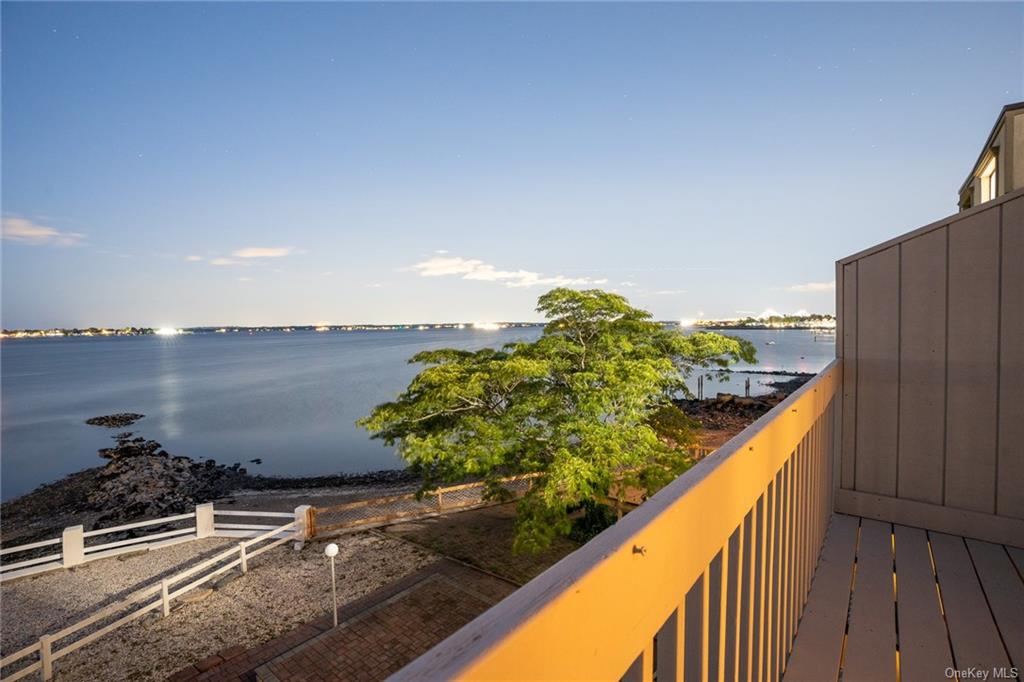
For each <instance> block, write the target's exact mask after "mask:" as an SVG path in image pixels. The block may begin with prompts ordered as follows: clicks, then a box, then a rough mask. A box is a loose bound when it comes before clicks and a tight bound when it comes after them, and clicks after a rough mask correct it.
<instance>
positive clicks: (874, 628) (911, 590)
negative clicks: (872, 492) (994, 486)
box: [784, 514, 1024, 682]
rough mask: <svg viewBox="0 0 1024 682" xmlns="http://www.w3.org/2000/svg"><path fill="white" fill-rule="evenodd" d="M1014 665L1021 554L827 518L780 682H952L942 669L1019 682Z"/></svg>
mask: <svg viewBox="0 0 1024 682" xmlns="http://www.w3.org/2000/svg"><path fill="white" fill-rule="evenodd" d="M1014 666H1016V667H1017V668H1018V669H1020V668H1022V667H1024V549H1020V548H1016V547H1008V546H1004V545H996V544H991V543H988V542H981V541H978V540H972V539H965V538H962V537H958V536H953V535H946V534H944V533H936V532H933V531H925V530H921V529H919V528H909V527H906V526H901V525H898V524H890V523H884V522H881V521H873V520H870V519H861V518H858V517H855V516H846V515H842V514H834V515H833V516H832V519H831V521H830V524H829V530H828V536H827V538H826V540H825V544H824V547H823V549H822V553H821V558H820V560H819V563H818V567H817V570H816V572H815V575H814V582H813V584H812V586H811V593H810V597H809V599H808V602H807V607H806V611H805V613H804V616H803V618H802V619H801V621H800V624H799V630H798V633H797V638H796V642H795V643H794V646H793V652H792V654H791V655H790V658H789V661H788V664H787V666H786V670H785V675H784V679H785V680H786V682H798V681H803V680H806V681H808V682H821V681H822V680H842V682H859V681H860V680H870V681H871V682H876V681H878V680H901V681H902V682H915V681H916V680H942V679H951V675H950V674H948V673H947V672H946V671H947V669H949V670H959V671H968V670H975V671H982V672H987V673H988V677H987V679H990V680H991V679H999V678H1000V672H1002V675H1001V677H1002V678H1004V679H1005V678H1016V677H1018V676H1019V675H1020V673H1019V672H1018V673H1017V675H1013V674H1012V673H1011V668H1013V667H1014ZM963 678H964V679H971V678H970V677H969V676H968V675H967V674H966V673H965V674H964V675H963ZM975 679H986V678H981V677H977V678H975Z"/></svg>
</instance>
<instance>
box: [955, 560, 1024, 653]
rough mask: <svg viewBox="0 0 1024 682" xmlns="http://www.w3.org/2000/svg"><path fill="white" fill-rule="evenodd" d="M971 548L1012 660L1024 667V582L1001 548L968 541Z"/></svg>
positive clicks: (982, 585) (983, 587)
mask: <svg viewBox="0 0 1024 682" xmlns="http://www.w3.org/2000/svg"><path fill="white" fill-rule="evenodd" d="M967 549H968V551H969V552H970V554H971V559H972V560H973V561H974V568H975V570H976V571H977V572H978V577H979V578H981V587H982V589H984V590H985V596H986V597H988V603H989V606H990V608H991V609H992V615H993V616H995V620H996V627H998V628H999V632H1000V634H1001V635H1002V639H1003V644H1004V645H1005V647H1006V650H1007V652H1008V653H1009V654H1010V660H1011V662H1012V663H1013V664H1014V665H1016V666H1017V667H1020V666H1021V665H1024V581H1022V580H1021V579H1020V575H1019V574H1018V573H1017V570H1016V569H1015V568H1014V567H1013V563H1011V561H1010V557H1009V555H1008V554H1007V553H1006V552H1005V551H1004V550H1003V548H1002V547H1001V546H1000V545H994V544H992V543H990V542H982V541H980V540H967Z"/></svg>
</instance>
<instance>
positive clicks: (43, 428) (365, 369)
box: [0, 328, 835, 499]
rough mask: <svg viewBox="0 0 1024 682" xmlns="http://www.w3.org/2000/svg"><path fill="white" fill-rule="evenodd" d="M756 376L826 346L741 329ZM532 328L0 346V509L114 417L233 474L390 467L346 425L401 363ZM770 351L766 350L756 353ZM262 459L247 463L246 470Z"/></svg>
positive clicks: (735, 379) (87, 455)
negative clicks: (235, 468)
mask: <svg viewBox="0 0 1024 682" xmlns="http://www.w3.org/2000/svg"><path fill="white" fill-rule="evenodd" d="M734 333H735V334H737V335H740V336H743V337H745V338H747V339H749V340H751V341H753V342H754V343H755V345H756V346H757V350H758V363H757V365H756V366H755V367H756V368H757V369H764V370H785V371H800V372H817V371H818V370H820V369H821V368H822V367H824V366H825V365H826V364H827V363H828V362H829V361H830V360H831V359H832V357H833V355H834V350H835V348H834V345H833V343H831V342H827V341H824V342H823V341H820V340H819V341H815V340H814V338H815V335H814V333H813V332H810V331H794V330H787V331H765V330H741V331H737V332H734ZM539 334H540V329H539V328H523V329H504V330H501V331H481V330H474V329H464V330H426V331H363V332H326V333H316V332H311V331H310V332H291V333H288V332H266V333H261V334H251V335H250V334H247V333H228V334H195V335H183V336H177V337H169V338H168V337H155V336H138V337H112V338H88V337H76V338H53V339H23V340H5V341H3V343H2V345H0V390H2V396H0V406H2V412H0V416H2V425H0V426H2V429H0V451H2V457H0V476H2V478H0V484H2V485H0V487H2V496H3V499H9V498H11V497H15V496H17V495H20V494H22V493H26V492H28V491H30V490H32V489H33V488H34V487H35V486H37V485H39V484H41V483H46V482H50V481H53V480H56V479H58V478H60V477H61V476H64V475H67V474H69V473H72V472H74V471H79V470H81V469H84V468H87V467H91V466H97V465H99V464H102V463H103V462H104V461H105V460H102V459H100V458H99V457H98V456H97V455H96V451H97V450H98V449H99V448H102V447H107V446H108V445H110V444H112V441H111V439H110V436H111V435H113V434H114V433H116V432H117V431H116V430H113V429H105V428H100V427H95V426H88V425H86V424H85V423H84V421H85V420H86V419H88V418H89V417H94V416H98V415H104V414H111V413H114V412H140V413H142V414H145V415H146V418H145V419H142V420H140V421H139V422H137V423H136V424H135V425H134V426H132V427H130V430H133V431H135V432H136V433H137V434H139V435H142V436H145V437H146V438H151V439H154V440H157V441H159V442H160V443H162V444H163V445H164V447H165V448H166V449H167V450H168V452H171V453H172V454H176V455H187V456H189V457H192V458H196V459H198V458H203V457H210V458H213V459H216V460H217V461H218V462H220V463H223V464H232V463H234V462H241V463H242V466H244V467H246V468H247V469H248V470H249V471H250V472H252V473H263V474H269V475H296V476H298V475H319V474H332V473H338V472H347V473H351V472H361V471H370V470H375V469H387V468H395V467H398V466H401V462H400V460H399V459H398V457H396V456H395V454H394V453H393V452H392V451H391V450H390V449H389V448H387V447H385V446H384V445H382V444H381V443H379V442H378V441H371V440H370V439H369V438H368V437H367V434H366V432H365V431H363V430H362V429H360V428H358V427H356V426H355V424H354V422H355V420H356V419H358V418H359V417H362V416H364V415H366V414H367V413H368V412H369V410H370V409H371V408H372V407H373V406H374V405H376V404H377V403H380V402H383V401H385V400H389V399H392V398H394V397H395V395H396V394H397V393H398V392H400V391H401V390H402V389H403V388H405V386H406V385H407V384H408V382H409V380H410V379H411V378H412V377H413V376H414V375H415V374H416V371H417V367H416V366H413V365H408V364H407V363H406V360H407V359H408V358H409V357H410V356H412V355H413V354H414V353H416V352H418V351H420V350H424V349H429V348H443V347H457V348H466V349H474V348H481V347H484V346H500V345H501V344H504V343H507V342H509V341H514V340H530V339H533V338H536V337H537V336H538V335H539ZM769 341H774V344H773V345H769V343H768V342H769ZM747 376H750V378H751V392H752V393H754V394H758V393H764V392H766V391H768V390H770V389H769V388H768V387H767V386H765V385H764V383H765V382H767V381H770V380H772V379H776V378H778V377H767V376H759V375H744V374H735V375H733V376H732V377H730V379H729V380H728V381H727V382H726V383H725V384H724V385H722V384H720V385H713V384H711V383H706V384H705V394H714V392H715V391H716V390H728V391H732V392H737V393H742V391H743V382H744V380H745V379H746V378H747ZM256 458H259V459H262V460H263V463H262V464H252V463H250V462H249V460H251V459H256Z"/></svg>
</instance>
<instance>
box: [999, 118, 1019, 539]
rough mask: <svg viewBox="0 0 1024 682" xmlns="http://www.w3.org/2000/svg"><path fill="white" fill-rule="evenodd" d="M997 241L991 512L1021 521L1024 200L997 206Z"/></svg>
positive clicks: (1015, 200) (1017, 120)
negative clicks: (995, 455)
mask: <svg viewBox="0 0 1024 682" xmlns="http://www.w3.org/2000/svg"><path fill="white" fill-rule="evenodd" d="M1016 122H1017V124H1018V125H1024V118H1021V117H1019V116H1018V118H1017V119H1016ZM1021 170H1022V171H1024V169H1021ZM1002 241H1003V249H1002V252H1003V253H1002V259H1003V267H1002V293H1001V301H1000V302H1001V310H1002V321H1001V324H1000V343H999V459H998V466H999V475H998V492H997V505H998V509H997V510H996V512H997V513H998V514H1000V515H1003V516H1013V517H1015V518H1018V519H1024V197H1022V198H1019V199H1014V200H1013V201H1010V202H1007V203H1005V204H1003V234H1002Z"/></svg>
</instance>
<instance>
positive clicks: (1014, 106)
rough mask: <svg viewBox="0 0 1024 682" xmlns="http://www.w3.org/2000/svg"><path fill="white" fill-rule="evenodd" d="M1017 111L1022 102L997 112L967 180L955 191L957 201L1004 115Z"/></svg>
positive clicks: (1004, 107)
mask: <svg viewBox="0 0 1024 682" xmlns="http://www.w3.org/2000/svg"><path fill="white" fill-rule="evenodd" d="M1018 109H1024V101H1022V102H1012V103H1010V104H1007V105H1004V106H1003V108H1002V109H1000V110H999V116H997V117H996V122H995V123H994V124H993V125H992V130H991V131H990V132H989V134H988V137H986V138H985V144H983V145H982V146H981V152H980V153H979V154H978V158H977V160H975V162H974V165H972V166H971V172H970V173H968V174H967V179H966V180H964V182H963V184H962V185H960V189H958V190H957V191H956V194H957V199H958V200H959V198H960V195H961V194H963V191H964V190H965V189H966V188H967V185H969V184H970V183H971V180H973V179H974V171H975V169H976V168H977V167H978V166H979V165H980V164H981V160H982V159H984V158H985V153H986V152H988V148H989V147H991V146H992V139H993V138H994V137H995V136H996V131H997V130H999V126H1000V124H1002V122H1003V119H1005V118H1006V114H1008V113H1009V112H1011V111H1016V110H1018Z"/></svg>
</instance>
